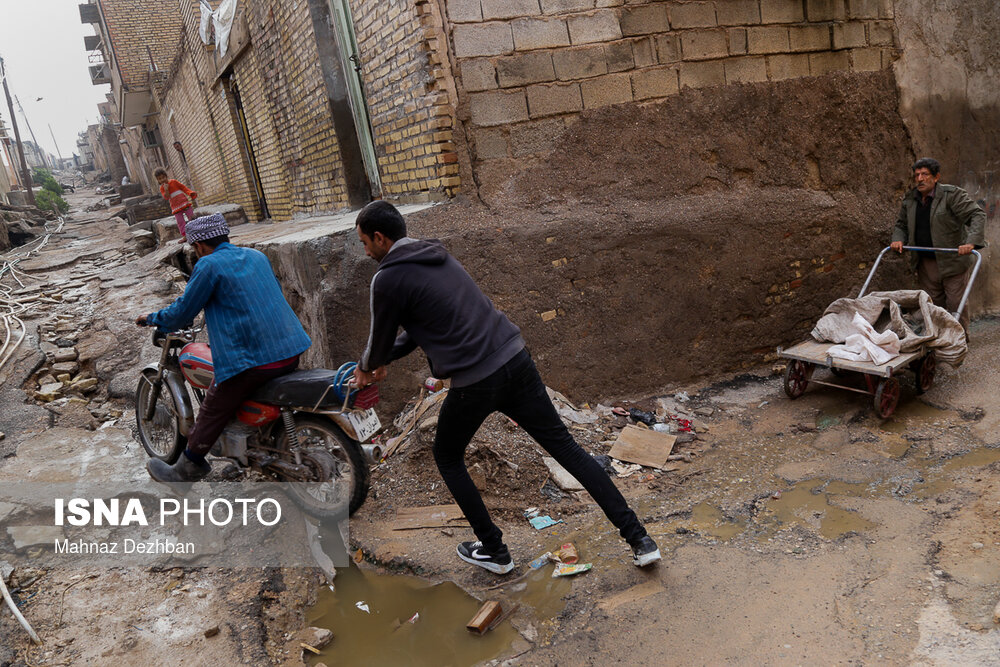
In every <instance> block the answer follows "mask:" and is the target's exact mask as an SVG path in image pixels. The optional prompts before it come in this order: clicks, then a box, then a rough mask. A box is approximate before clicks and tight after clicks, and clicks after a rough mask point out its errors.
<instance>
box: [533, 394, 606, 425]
mask: <svg viewBox="0 0 1000 667" xmlns="http://www.w3.org/2000/svg"><path fill="white" fill-rule="evenodd" d="M545 391H547V392H548V394H549V398H550V399H551V400H552V405H553V406H555V409H556V412H558V413H559V416H560V417H562V418H563V419H565V420H566V421H569V422H572V423H574V424H593V423H594V422H596V421H597V420H598V415H597V413H596V412H594V411H593V410H578V409H577V407H576V406H575V405H573V404H572V403H571V402H570V400H569V399H568V398H566V397H565V396H563V395H562V394H560V393H559V392H558V391H556V390H554V389H552V388H551V387H546V388H545Z"/></svg>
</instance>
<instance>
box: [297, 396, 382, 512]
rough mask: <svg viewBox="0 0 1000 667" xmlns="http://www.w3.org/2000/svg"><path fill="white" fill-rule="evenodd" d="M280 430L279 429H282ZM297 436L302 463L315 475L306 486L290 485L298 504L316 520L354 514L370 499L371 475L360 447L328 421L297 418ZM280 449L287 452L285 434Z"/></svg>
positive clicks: (313, 418) (304, 417)
mask: <svg viewBox="0 0 1000 667" xmlns="http://www.w3.org/2000/svg"><path fill="white" fill-rule="evenodd" d="M279 428H280V426H279ZM295 436H296V438H297V439H298V441H299V451H300V453H301V455H302V459H303V463H304V464H306V465H307V466H309V468H310V469H312V471H313V479H311V480H309V481H308V482H306V483H302V482H290V484H289V492H290V493H291V495H292V496H293V499H294V500H295V502H296V503H297V504H298V505H299V506H300V507H302V509H304V510H305V511H306V512H307V513H309V514H312V515H314V516H325V515H336V514H338V513H340V514H342V513H343V508H344V506H345V505H346V506H347V507H348V512H349V514H354V512H356V511H357V509H358V508H359V507H361V505H362V504H363V503H364V502H365V497H367V495H368V484H369V471H368V464H367V463H365V457H364V453H363V452H362V451H361V446H360V445H359V444H358V443H356V442H354V441H353V440H351V439H350V438H348V437H347V434H346V433H344V432H343V431H342V430H341V429H340V427H338V426H337V425H336V424H334V423H333V422H332V421H330V420H329V419H324V418H320V417H309V416H305V415H302V414H297V415H295ZM280 446H281V448H282V449H288V448H289V445H288V436H287V435H286V434H285V433H284V432H282V434H281V445H280Z"/></svg>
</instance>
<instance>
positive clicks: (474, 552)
mask: <svg viewBox="0 0 1000 667" xmlns="http://www.w3.org/2000/svg"><path fill="white" fill-rule="evenodd" d="M470 555H471V556H472V557H473V558H478V559H480V560H489V559H490V558H492V556H490V555H489V554H481V553H479V549H473V550H472V554H470Z"/></svg>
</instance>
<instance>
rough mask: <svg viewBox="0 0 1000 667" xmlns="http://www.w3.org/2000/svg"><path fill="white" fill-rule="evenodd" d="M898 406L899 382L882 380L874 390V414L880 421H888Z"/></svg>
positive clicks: (889, 379) (890, 379)
mask: <svg viewBox="0 0 1000 667" xmlns="http://www.w3.org/2000/svg"><path fill="white" fill-rule="evenodd" d="M898 404H899V380H897V379H896V378H882V379H881V380H879V383H878V389H876V390H875V413H876V414H878V416H879V417H881V418H882V419H888V418H889V417H891V416H892V413H893V412H895V411H896V406H897V405H898Z"/></svg>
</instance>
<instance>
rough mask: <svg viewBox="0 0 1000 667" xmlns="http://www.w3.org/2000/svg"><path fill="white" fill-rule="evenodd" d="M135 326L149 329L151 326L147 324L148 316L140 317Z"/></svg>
mask: <svg viewBox="0 0 1000 667" xmlns="http://www.w3.org/2000/svg"><path fill="white" fill-rule="evenodd" d="M135 325H136V326H137V327H148V326H149V324H148V323H147V322H146V316H145V315H140V316H139V317H137V318H135Z"/></svg>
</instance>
